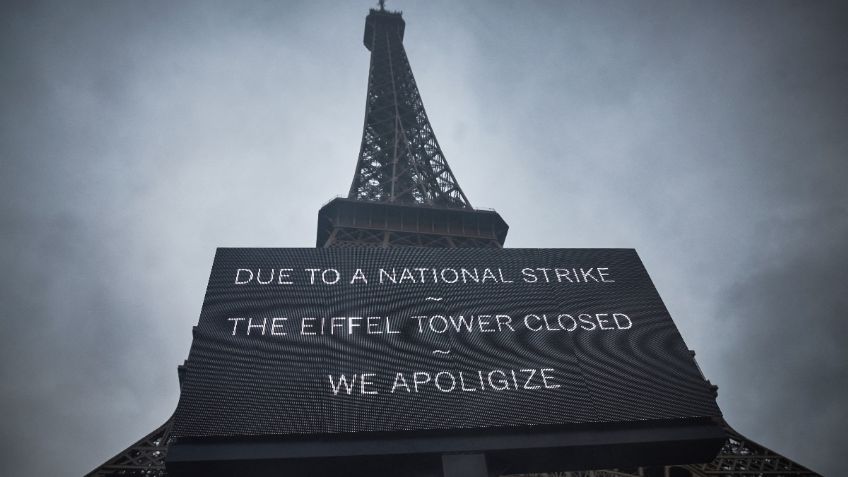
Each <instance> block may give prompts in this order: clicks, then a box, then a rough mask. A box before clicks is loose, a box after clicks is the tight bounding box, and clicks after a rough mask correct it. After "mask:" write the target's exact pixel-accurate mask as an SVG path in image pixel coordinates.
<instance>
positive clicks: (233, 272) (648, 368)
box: [174, 249, 720, 438]
mask: <svg viewBox="0 0 848 477" xmlns="http://www.w3.org/2000/svg"><path fill="white" fill-rule="evenodd" d="M718 415H720V413H719V410H718V408H717V407H716V404H715V398H714V394H713V392H712V390H711V389H710V388H709V385H708V383H707V382H706V381H705V380H704V378H703V376H702V375H701V374H700V372H699V370H698V368H697V366H696V365H695V363H694V360H693V358H692V357H691V355H690V353H689V351H688V349H687V347H686V345H685V344H684V342H683V340H682V338H681V336H680V334H679V333H678V331H677V329H676V327H675V325H674V322H673V321H672V319H671V317H670V316H669V313H668V311H667V310H666V308H665V306H664V305H663V302H662V300H661V299H660V297H659V295H658V294H657V291H656V289H655V288H654V286H653V284H652V283H651V280H650V278H649V277H648V274H647V273H646V271H645V269H644V267H643V265H642V263H641V261H640V260H639V258H638V256H637V254H636V253H635V251H633V250H624V249H505V250H490V249H454V250H444V249H438V250H436V249H391V250H368V249H353V250H341V249H219V250H218V252H217V255H216V257H215V262H214V265H213V267H212V273H211V276H210V279H209V286H208V289H207V292H206V298H205V300H204V303H203V309H202V312H201V315H200V321H199V324H198V326H197V327H196V329H195V332H194V341H193V344H192V347H191V352H190V355H189V358H188V360H187V362H186V365H185V367H184V370H183V373H182V392H181V397H180V401H179V406H178V408H177V412H176V416H175V428H174V435H175V436H176V437H177V438H222V437H236V436H237V437H245V436H247V437H262V436H288V435H305V434H308V435H316V434H323V435H326V434H337V433H368V432H409V431H434V430H453V429H479V428H509V427H522V428H524V427H528V426H540V425H541V426H549V425H563V424H579V423H620V422H644V421H650V420H670V419H671V420H674V419H686V418H699V417H709V416H718Z"/></svg>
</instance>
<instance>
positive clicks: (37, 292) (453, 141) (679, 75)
mask: <svg viewBox="0 0 848 477" xmlns="http://www.w3.org/2000/svg"><path fill="white" fill-rule="evenodd" d="M370 6H371V2H365V1H363V2H291V3H282V2H278V3H268V2H238V3H233V2H53V3H35V2H17V3H5V4H4V5H3V7H2V8H3V11H2V15H0V22H2V25H3V28H2V29H0V41H2V43H0V55H2V56H1V57H0V61H2V63H1V64H2V65H3V68H1V69H0V91H2V93H1V95H0V107H2V111H0V125H2V128H0V154H1V155H2V156H0V159H2V164H1V165H0V167H2V169H0V265H1V266H2V267H3V271H4V274H3V276H2V278H0V304H2V322H3V326H4V329H3V333H2V335H0V336H2V338H0V340H2V342H0V359H2V362H3V364H2V368H0V369H2V372H3V380H2V384H1V385H0V386H2V393H0V406H2V407H0V408H2V410H3V413H4V418H5V419H6V422H5V424H4V426H3V431H2V443H0V444H2V446H3V456H2V461H3V463H2V464H0V472H2V474H3V475H79V474H82V473H84V472H87V471H88V470H90V469H92V468H93V467H95V466H96V465H98V464H99V463H100V462H102V461H103V460H104V459H106V458H108V457H110V456H111V455H113V454H114V453H116V452H118V451H120V450H121V449H123V448H124V447H125V446H126V445H128V444H130V443H132V442H133V441H135V440H136V439H138V438H139V437H141V436H142V435H144V434H145V433H146V432H148V431H150V430H152V429H153V428H155V427H156V426H157V425H159V424H160V423H161V422H163V421H164V420H165V419H167V417H168V416H169V415H170V413H171V412H172V411H173V409H174V406H175V404H176V399H177V396H178V388H177V378H176V371H175V367H176V365H177V364H179V363H181V362H182V360H183V359H185V357H186V354H187V351H188V346H189V343H190V336H191V326H192V325H193V324H195V323H196V321H197V316H198V313H199V309H200V304H201V301H202V297H203V292H204V287H205V281H206V279H207V278H208V272H209V267H210V264H211V258H212V254H213V252H214V248H215V247H217V246H309V245H311V244H312V243H314V242H313V241H314V236H313V233H314V227H315V217H316V215H315V214H316V213H317V209H318V208H319V207H320V205H321V204H322V203H323V202H325V201H326V200H328V199H329V198H331V197H333V196H334V195H336V194H341V193H344V192H345V191H346V189H347V187H348V186H349V183H350V182H349V181H350V179H351V174H352V173H353V168H354V161H355V157H356V153H357V151H358V146H359V135H360V133H361V131H360V129H359V128H360V127H361V123H362V114H363V105H364V94H365V88H366V80H367V65H368V55H367V51H366V50H365V49H364V47H363V46H362V43H361V38H362V37H361V35H362V25H363V19H364V15H365V13H366V11H367V8H369V7H370ZM389 6H390V7H393V8H399V9H402V10H404V16H405V18H406V20H407V30H406V40H405V43H406V46H407V51H408V53H409V56H410V60H411V62H412V67H413V71H414V72H415V74H416V79H417V82H418V84H419V87H420V89H421V92H422V95H423V99H424V103H425V105H426V107H427V111H428V114H429V116H430V119H431V121H432V123H433V125H434V129H435V131H436V134H437V136H438V138H439V141H440V143H441V145H442V147H443V149H444V151H445V153H446V155H447V158H448V161H449V162H450V164H451V167H452V169H453V170H454V172H455V173H456V175H457V177H458V180H459V182H460V184H461V185H462V186H463V188H464V190H465V192H466V194H467V195H468V196H469V198H470V200H471V201H472V203H474V204H475V205H477V206H484V207H495V208H497V209H498V210H499V212H500V213H501V214H502V215H503V216H504V217H505V218H506V220H507V221H508V222H509V223H510V226H511V230H510V237H509V239H508V242H507V245H509V246H512V247H522V246H524V247H545V246H549V247H634V248H636V249H637V250H638V251H639V253H640V255H641V256H642V258H643V260H644V262H645V264H646V267H647V269H648V270H649V272H650V273H651V276H652V278H653V279H654V281H655V283H656V285H657V288H658V289H659V291H660V293H661V295H662V296H663V298H664V300H665V301H666V304H667V305H668V307H669V309H670V311H671V313H672V316H674V317H675V320H676V322H677V324H678V326H679V328H680V329H681V332H682V334H683V336H684V338H685V339H686V341H687V343H688V344H689V346H690V347H691V348H693V349H695V350H696V351H697V352H698V360H699V363H700V364H701V367H702V368H703V369H704V372H705V373H706V374H707V376H708V377H709V378H710V379H711V380H712V381H713V382H714V383H716V384H718V385H719V386H720V391H719V403H720V405H721V406H722V409H723V411H724V413H725V415H726V416H727V417H728V420H729V421H730V423H731V424H732V425H734V426H735V427H736V428H737V429H738V430H739V431H741V432H742V433H744V434H746V435H748V436H749V437H751V438H753V439H755V440H757V441H759V442H760V443H762V444H764V445H766V446H769V447H772V448H773V449H775V450H777V451H780V452H782V453H784V454H785V455H787V456H788V457H790V458H793V459H795V460H797V461H799V462H801V463H803V464H805V465H808V466H810V467H812V468H813V469H815V470H817V471H819V472H822V473H824V474H825V475H839V469H840V468H841V466H842V463H841V459H839V458H838V456H837V455H835V452H834V451H833V449H837V448H840V447H842V446H844V445H845V444H846V440H845V437H844V436H843V434H844V433H842V432H841V429H840V425H841V424H842V423H843V422H844V421H845V420H846V409H848V407H846V404H845V402H846V401H848V396H846V389H848V383H846V366H845V363H846V362H848V359H846V358H848V357H846V352H845V351H844V344H845V336H846V324H845V323H846V321H845V318H846V312H848V304H846V298H845V296H846V295H848V293H846V291H845V289H846V287H845V283H846V278H848V277H846V272H845V267H846V265H848V256H846V255H848V252H846V249H845V243H846V242H848V192H846V190H848V189H846V187H845V182H846V179H848V161H846V157H848V140H846V135H845V126H846V124H848V94H846V93H845V87H844V85H845V84H848V61H846V58H845V55H844V53H843V50H844V46H845V39H846V36H845V31H846V30H848V28H846V27H848V17H846V11H845V10H846V9H845V8H844V7H843V6H842V5H838V4H835V3H825V2H804V3H794V2H781V3H778V2H769V3H754V2H701V3H694V2H668V3H661V2H579V3H564V2H554V1H550V2H535V3H530V2H503V3H501V2H482V1H479V2H477V1H475V2H455V1H432V2H400V1H398V2H390V4H389Z"/></svg>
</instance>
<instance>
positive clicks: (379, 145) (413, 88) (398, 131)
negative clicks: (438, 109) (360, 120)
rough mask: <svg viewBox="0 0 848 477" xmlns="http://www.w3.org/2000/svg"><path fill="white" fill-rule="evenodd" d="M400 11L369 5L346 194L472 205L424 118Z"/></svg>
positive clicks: (364, 197)
mask: <svg viewBox="0 0 848 477" xmlns="http://www.w3.org/2000/svg"><path fill="white" fill-rule="evenodd" d="M404 26H405V24H404V21H403V18H401V14H400V13H396V12H389V11H386V10H371V12H370V14H369V15H368V17H367V19H366V23H365V46H366V47H367V48H368V49H369V50H370V51H371V67H370V69H369V75H368V98H367V102H366V106H365V126H364V128H363V131H362V146H361V148H360V150H359V160H358V161H357V164H356V173H355V174H354V176H353V183H352V184H351V185H350V192H349V194H348V198H350V199H359V200H378V201H385V202H400V203H412V204H425V205H437V206H444V207H460V208H470V207H471V204H470V203H469V201H468V198H467V197H466V196H465V194H464V193H463V192H462V189H461V188H460V187H459V184H458V183H457V180H456V177H454V175H453V172H451V169H450V166H448V163H447V161H446V160H445V156H444V154H443V153H442V150H441V148H440V147H439V142H438V141H437V140H436V135H435V134H434V133H433V128H432V127H431V126H430V121H429V120H428V119H427V112H426V111H425V110H424V103H423V102H422V101H421V95H420V94H419V92H418V86H417V85H416V84H415V78H414V77H413V75H412V69H411V68H410V65H409V59H408V58H407V56H406V51H405V50H404V48H403V33H404Z"/></svg>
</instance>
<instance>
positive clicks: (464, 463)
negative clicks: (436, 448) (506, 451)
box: [442, 453, 489, 477]
mask: <svg viewBox="0 0 848 477" xmlns="http://www.w3.org/2000/svg"><path fill="white" fill-rule="evenodd" d="M442 475H443V477H489V470H488V468H487V467H486V454H483V453H480V454H443V455H442Z"/></svg>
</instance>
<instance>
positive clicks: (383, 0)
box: [377, 0, 386, 11]
mask: <svg viewBox="0 0 848 477" xmlns="http://www.w3.org/2000/svg"><path fill="white" fill-rule="evenodd" d="M377 3H378V4H380V11H385V10H386V0H379V1H378V2H377Z"/></svg>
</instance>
